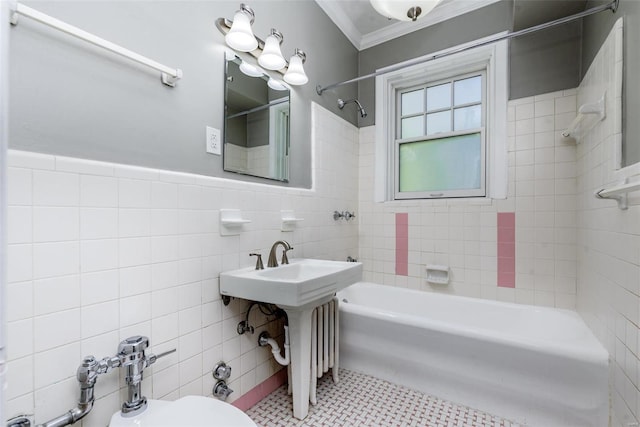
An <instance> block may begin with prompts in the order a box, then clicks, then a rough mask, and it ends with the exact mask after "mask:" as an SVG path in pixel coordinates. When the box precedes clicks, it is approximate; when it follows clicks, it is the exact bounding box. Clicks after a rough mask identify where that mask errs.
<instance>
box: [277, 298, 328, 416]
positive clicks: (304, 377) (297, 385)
mask: <svg viewBox="0 0 640 427" xmlns="http://www.w3.org/2000/svg"><path fill="white" fill-rule="evenodd" d="M332 299H333V295H329V296H326V297H325V298H322V299H320V300H317V301H314V303H313V304H310V305H307V306H303V307H295V308H293V307H280V308H282V309H283V310H284V311H285V312H286V313H287V318H288V319H289V345H290V348H289V352H290V354H291V377H290V378H289V381H290V382H291V394H292V396H293V416H294V417H295V418H297V419H299V420H302V419H304V418H305V417H306V416H307V415H308V413H309V387H310V383H311V315H312V314H313V310H314V309H315V308H316V307H317V306H319V305H322V304H325V303H327V302H329V301H331V300H332Z"/></svg>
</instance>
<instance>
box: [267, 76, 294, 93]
mask: <svg viewBox="0 0 640 427" xmlns="http://www.w3.org/2000/svg"><path fill="white" fill-rule="evenodd" d="M267 85H268V86H269V87H270V88H271V89H273V90H289V88H288V87H287V86H286V85H285V84H284V83H282V82H281V81H279V80H276V79H274V78H273V77H271V78H269V81H268V82H267Z"/></svg>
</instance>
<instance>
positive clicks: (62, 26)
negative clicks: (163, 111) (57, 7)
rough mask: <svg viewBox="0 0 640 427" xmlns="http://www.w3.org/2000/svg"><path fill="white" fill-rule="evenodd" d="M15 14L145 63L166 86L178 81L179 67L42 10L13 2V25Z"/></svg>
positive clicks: (179, 76) (180, 73)
mask: <svg viewBox="0 0 640 427" xmlns="http://www.w3.org/2000/svg"><path fill="white" fill-rule="evenodd" d="M17 15H23V16H26V17H28V18H31V19H33V20H34V21H37V22H40V23H42V24H45V25H48V26H49V27H51V28H54V29H56V30H60V31H62V32H63V33H67V34H69V35H71V36H74V37H77V38H79V39H80V40H84V41H86V42H89V43H91V44H93V45H95V46H98V47H101V48H103V49H106V50H108V51H110V52H113V53H116V54H118V55H121V56H124V57H125V58H128V59H131V60H132V61H135V62H137V63H139V64H142V65H146V66H147V67H151V68H153V69H155V70H158V71H160V72H161V73H162V74H161V78H162V83H164V84H165V85H167V86H171V87H175V85H176V81H178V80H179V79H180V78H181V77H182V70H181V69H179V68H170V67H167V66H166V65H162V64H160V63H159V62H156V61H154V60H152V59H149V58H147V57H145V56H142V55H139V54H137V53H135V52H132V51H130V50H129V49H126V48H124V47H122V46H119V45H117V44H115V43H111V42H110V41H107V40H104V39H102V38H100V37H98V36H95V35H93V34H91V33H88V32H86V31H84V30H81V29H80V28H78V27H74V26H73V25H70V24H67V23H66V22H62V21H60V20H59V19H56V18H53V17H51V16H49V15H46V14H44V13H42V12H38V11H37V10H35V9H32V8H30V7H29V6H25V5H23V4H20V3H16V4H15V9H14V11H13V13H12V14H11V23H12V24H13V25H17V24H18V16H17Z"/></svg>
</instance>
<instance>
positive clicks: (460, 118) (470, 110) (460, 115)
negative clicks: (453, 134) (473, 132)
mask: <svg viewBox="0 0 640 427" xmlns="http://www.w3.org/2000/svg"><path fill="white" fill-rule="evenodd" d="M481 123H482V107H481V106H480V105H474V106H471V107H464V108H456V109H455V110H453V129H454V130H465V129H476V128H479V127H480V126H481Z"/></svg>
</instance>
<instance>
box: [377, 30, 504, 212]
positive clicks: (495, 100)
mask: <svg viewBox="0 0 640 427" xmlns="http://www.w3.org/2000/svg"><path fill="white" fill-rule="evenodd" d="M503 34H507V33H506V32H503V33H499V34H494V35H492V36H489V37H486V38H485V39H480V40H476V41H474V42H471V43H467V44H463V45H458V46H454V47H452V48H450V49H446V50H443V51H440V52H436V53H433V54H429V55H425V56H424V57H423V58H424V59H425V60H426V59H428V58H429V57H432V56H434V55H441V54H443V53H447V52H451V51H456V50H459V49H461V48H464V47H465V46H469V45H472V44H476V43H481V42H483V41H490V40H491V39H494V38H495V37H498V36H500V35H503ZM416 61H419V59H412V60H410V61H407V62H408V63H414V64H415V62H416ZM398 65H402V64H394V65H391V66H390V67H388V68H391V67H393V68H395V67H397V66H398ZM482 69H484V70H486V79H485V85H486V106H485V109H486V110H485V111H486V120H485V138H486V141H487V142H486V149H485V158H486V161H485V164H486V165H485V167H486V169H485V170H486V183H485V186H486V195H485V197H487V198H492V199H504V198H506V197H507V171H508V163H507V102H508V93H509V88H508V85H509V79H508V75H509V72H508V41H507V40H502V41H498V42H495V43H491V44H488V45H486V46H481V47H477V48H474V49H470V50H468V51H465V52H459V53H456V54H453V55H450V56H447V57H444V58H439V59H436V60H433V61H429V62H424V63H422V64H417V65H408V66H407V67H406V68H402V69H400V70H397V71H390V72H389V73H385V74H382V75H379V76H377V77H376V131H375V133H376V135H375V140H376V142H375V165H374V166H375V175H374V188H375V190H374V191H375V193H374V200H375V201H376V202H386V201H393V200H395V185H396V183H395V181H396V177H395V157H396V156H395V150H396V144H395V139H396V110H397V108H396V106H397V97H396V92H397V90H398V89H402V88H406V87H411V86H416V85H419V84H423V83H427V82H430V81H434V82H435V81H437V80H440V79H446V78H449V77H452V76H456V75H462V74H467V73H469V72H474V71H478V70H482ZM379 71H384V68H383V69H381V70H379Z"/></svg>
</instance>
